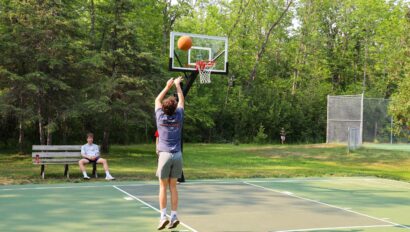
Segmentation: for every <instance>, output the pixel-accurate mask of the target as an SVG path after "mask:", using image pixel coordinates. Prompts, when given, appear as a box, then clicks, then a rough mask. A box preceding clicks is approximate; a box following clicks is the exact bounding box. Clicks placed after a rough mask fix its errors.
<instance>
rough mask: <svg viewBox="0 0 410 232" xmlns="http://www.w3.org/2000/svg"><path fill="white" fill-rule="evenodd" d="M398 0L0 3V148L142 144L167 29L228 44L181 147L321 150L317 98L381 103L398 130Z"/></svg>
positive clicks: (404, 82)
mask: <svg viewBox="0 0 410 232" xmlns="http://www.w3.org/2000/svg"><path fill="white" fill-rule="evenodd" d="M409 7H410V5H409V3H408V1H407V2H406V1H400V0H387V1H380V0H343V1H335V0H321V1H314V0H287V1H284V0H257V1H256V0H196V1H194V0H178V1H174V0H87V1H82V0H25V1H12V0H0V143H1V144H0V145H1V146H16V145H19V146H20V147H21V148H23V147H28V146H29V145H31V144H40V143H41V144H62V143H79V142H81V141H83V140H84V134H85V133H86V132H87V131H93V132H94V133H95V134H96V139H97V142H99V143H101V144H103V147H104V149H105V150H106V149H108V145H109V144H113V143H120V144H128V143H136V142H148V141H151V140H152V135H153V133H154V131H155V121H154V119H153V100H154V98H155V95H156V94H157V93H158V92H159V91H160V90H161V88H162V86H163V85H164V83H165V80H166V79H167V78H168V77H169V76H176V75H178V73H170V72H168V71H167V62H168V51H167V49H168V44H169V43H168V40H169V32H170V31H183V32H191V33H199V34H209V35H221V36H228V37H229V46H230V47H229V63H230V73H229V75H227V76H214V77H213V78H212V80H213V81H212V84H210V85H199V84H198V83H197V84H195V86H194V87H193V88H192V89H191V91H190V93H189V95H188V98H187V106H186V122H185V129H184V131H185V136H184V139H185V140H186V141H195V142H255V141H256V142H279V133H280V129H281V128H282V127H283V128H285V131H286V134H287V140H288V141H290V142H323V141H325V128H326V96H327V95H328V94H359V93H362V92H363V91H364V93H365V95H366V96H368V97H384V98H390V97H391V96H393V97H392V99H393V100H394V101H393V102H394V108H393V109H392V110H391V111H392V112H393V113H394V114H395V116H396V118H397V120H400V122H401V123H402V124H404V125H406V124H407V125H408V126H409V125H410V120H408V119H409V117H410V99H409V91H408V90H409V84H410V77H409V71H410V64H409V59H410V58H409V57H410V33H408V32H409V31H410V30H409V29H410V8H409Z"/></svg>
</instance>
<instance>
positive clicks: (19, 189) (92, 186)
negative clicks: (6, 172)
mask: <svg viewBox="0 0 410 232" xmlns="http://www.w3.org/2000/svg"><path fill="white" fill-rule="evenodd" d="M100 187H111V185H81V186H58V187H32V188H11V189H1V188H0V191H24V190H47V189H73V188H100Z"/></svg>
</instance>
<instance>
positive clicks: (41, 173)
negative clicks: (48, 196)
mask: <svg viewBox="0 0 410 232" xmlns="http://www.w3.org/2000/svg"><path fill="white" fill-rule="evenodd" d="M40 175H41V178H42V179H44V176H45V175H44V164H43V165H41V172H40Z"/></svg>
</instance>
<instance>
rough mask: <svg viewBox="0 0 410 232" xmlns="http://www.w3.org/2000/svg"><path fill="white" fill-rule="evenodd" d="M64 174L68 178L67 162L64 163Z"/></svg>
mask: <svg viewBox="0 0 410 232" xmlns="http://www.w3.org/2000/svg"><path fill="white" fill-rule="evenodd" d="M64 176H66V177H67V179H68V178H70V174H68V164H66V165H64Z"/></svg>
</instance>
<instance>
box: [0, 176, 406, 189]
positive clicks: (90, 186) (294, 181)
mask: <svg viewBox="0 0 410 232" xmlns="http://www.w3.org/2000/svg"><path fill="white" fill-rule="evenodd" d="M325 178H326V177H325ZM354 180H357V181H372V180H374V181H377V180H379V181H380V182H382V181H383V180H386V181H391V182H399V183H404V184H406V183H407V182H401V181H395V180H389V179H381V178H360V177H335V178H331V179H319V178H318V179H311V178H306V179H302V178H301V179H281V180H273V179H272V180H250V179H237V180H231V181H220V180H192V181H189V182H186V183H183V184H182V185H197V184H242V183H243V182H247V183H297V182H330V181H331V182H334V181H336V182H341V181H354ZM409 184H410V183H409ZM156 185H158V183H141V184H117V185H116V186H119V187H138V186H156ZM100 187H101V188H104V187H105V188H106V187H112V185H110V184H107V185H79V186H58V187H53V186H50V187H28V188H8V189H2V188H0V191H23V190H47V189H74V188H100Z"/></svg>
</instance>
